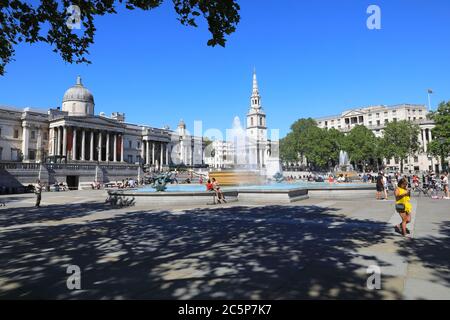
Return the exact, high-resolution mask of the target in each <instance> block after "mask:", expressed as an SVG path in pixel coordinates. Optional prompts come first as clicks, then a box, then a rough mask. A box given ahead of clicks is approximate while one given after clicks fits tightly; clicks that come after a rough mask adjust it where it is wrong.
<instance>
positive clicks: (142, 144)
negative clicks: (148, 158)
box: [141, 140, 145, 164]
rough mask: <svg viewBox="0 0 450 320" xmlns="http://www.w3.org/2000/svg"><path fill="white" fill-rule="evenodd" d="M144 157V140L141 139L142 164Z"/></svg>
mask: <svg viewBox="0 0 450 320" xmlns="http://www.w3.org/2000/svg"><path fill="white" fill-rule="evenodd" d="M144 159H145V141H144V140H142V141H141V163H142V164H144Z"/></svg>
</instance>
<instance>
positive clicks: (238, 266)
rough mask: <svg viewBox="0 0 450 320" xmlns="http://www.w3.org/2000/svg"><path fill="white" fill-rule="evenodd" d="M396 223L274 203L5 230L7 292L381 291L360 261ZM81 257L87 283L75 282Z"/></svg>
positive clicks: (89, 295)
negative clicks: (359, 254) (72, 271)
mask: <svg viewBox="0 0 450 320" xmlns="http://www.w3.org/2000/svg"><path fill="white" fill-rule="evenodd" d="M66 211H67V212H68V211H70V209H67V210H66ZM80 213H81V212H80ZM391 229H392V228H391V226H390V225H387V224H385V223H381V222H375V221H370V220H357V219H350V218H346V217H344V216H342V215H339V214H338V213H337V212H336V209H333V208H323V207H316V206H266V207H233V208H221V209H197V210H191V211H189V210H188V211H182V212H172V213H170V212H166V211H158V212H151V211H135V212H130V213H129V214H127V215H124V216H116V217H114V218H112V219H106V220H99V221H95V222H90V223H89V224H84V225H75V224H74V225H60V226H54V227H42V228H27V229H24V230H20V231H14V232H3V233H0V243H1V251H0V265H1V266H2V268H1V271H0V298H2V299H6V298H20V299H31V298H41V299H55V298H64V299H71V298H73V299H120V298H127V299H214V298H223V299H315V298H320V299H326V298H337V299H380V298H382V296H381V294H382V293H381V292H378V291H376V290H375V291H371V290H368V289H367V288H366V280H367V275H366V274H365V267H362V266H361V265H359V264H357V263H355V262H354V261H353V260H354V257H355V252H356V251H357V250H358V249H359V248H363V247H368V246H371V245H374V244H377V243H382V242H384V241H385V239H386V238H389V237H392V230H391ZM363 258H364V257H363ZM369 258H370V259H372V260H373V257H367V259H369ZM72 264H75V265H78V266H79V267H80V268H81V272H82V273H81V287H82V290H81V291H70V290H68V289H67V287H66V279H67V277H68V276H69V275H68V274H66V268H67V266H68V265H72ZM391 294H392V295H393V296H394V297H396V298H399V297H400V296H399V294H398V293H397V292H391Z"/></svg>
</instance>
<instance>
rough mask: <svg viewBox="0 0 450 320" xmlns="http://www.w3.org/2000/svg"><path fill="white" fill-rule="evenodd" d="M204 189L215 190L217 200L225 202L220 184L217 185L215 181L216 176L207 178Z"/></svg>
mask: <svg viewBox="0 0 450 320" xmlns="http://www.w3.org/2000/svg"><path fill="white" fill-rule="evenodd" d="M206 191H211V192H215V194H216V197H217V202H219V203H222V201H223V202H224V203H226V202H227V201H226V200H225V196H224V194H223V192H222V190H220V186H219V183H218V182H217V180H216V178H212V179H208V181H207V182H206Z"/></svg>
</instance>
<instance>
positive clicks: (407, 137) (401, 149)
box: [383, 120, 420, 171]
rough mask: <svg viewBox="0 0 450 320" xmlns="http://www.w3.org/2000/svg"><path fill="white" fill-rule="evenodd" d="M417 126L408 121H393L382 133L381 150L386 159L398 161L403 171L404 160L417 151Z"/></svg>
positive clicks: (418, 145)
mask: <svg viewBox="0 0 450 320" xmlns="http://www.w3.org/2000/svg"><path fill="white" fill-rule="evenodd" d="M419 132H420V130H419V126H418V125H416V124H412V123H411V122H409V121H406V120H402V121H394V122H390V123H388V124H387V125H386V128H385V129H384V133H383V148H384V152H385V156H386V157H387V158H394V159H397V160H400V167H401V169H400V170H401V171H403V162H404V160H405V159H406V158H407V157H408V156H410V155H413V154H414V153H416V152H417V151H418V150H419V147H420V144H419Z"/></svg>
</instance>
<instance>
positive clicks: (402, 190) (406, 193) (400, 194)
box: [395, 178, 412, 237]
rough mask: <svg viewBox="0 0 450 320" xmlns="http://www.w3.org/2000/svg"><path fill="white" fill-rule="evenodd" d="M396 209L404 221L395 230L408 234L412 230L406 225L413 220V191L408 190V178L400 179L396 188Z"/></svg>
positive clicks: (404, 234)
mask: <svg viewBox="0 0 450 320" xmlns="http://www.w3.org/2000/svg"><path fill="white" fill-rule="evenodd" d="M395 211H397V212H398V214H399V215H400V217H401V218H402V222H401V223H400V224H399V225H396V226H395V231H397V232H399V233H401V234H402V235H403V236H405V237H406V236H407V235H408V234H409V233H410V232H409V230H408V228H407V227H406V225H407V224H408V223H410V222H411V212H412V205H411V191H410V190H408V180H406V179H405V178H402V179H400V181H399V182H398V187H397V188H396V189H395Z"/></svg>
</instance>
